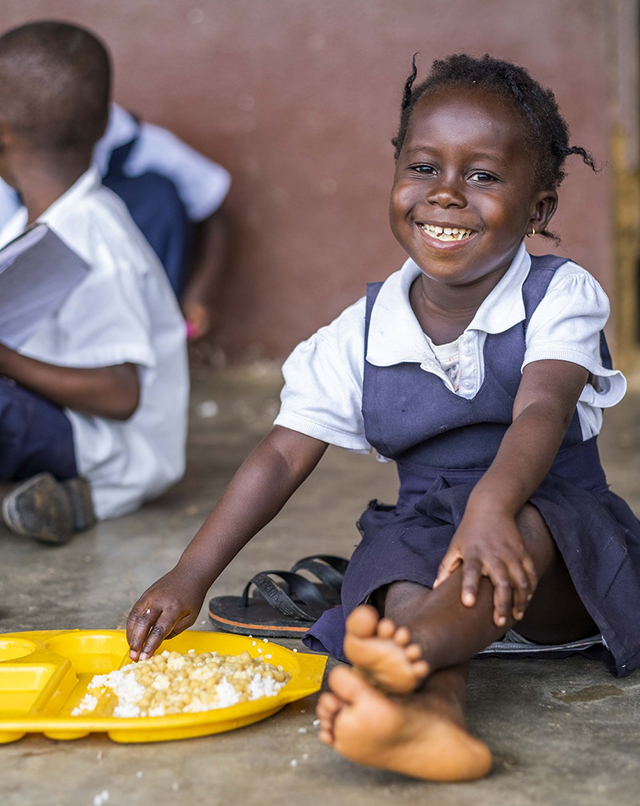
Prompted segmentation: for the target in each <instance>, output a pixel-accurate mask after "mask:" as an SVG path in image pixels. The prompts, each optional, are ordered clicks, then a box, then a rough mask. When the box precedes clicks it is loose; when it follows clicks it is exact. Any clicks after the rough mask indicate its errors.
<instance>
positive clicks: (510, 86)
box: [391, 53, 598, 239]
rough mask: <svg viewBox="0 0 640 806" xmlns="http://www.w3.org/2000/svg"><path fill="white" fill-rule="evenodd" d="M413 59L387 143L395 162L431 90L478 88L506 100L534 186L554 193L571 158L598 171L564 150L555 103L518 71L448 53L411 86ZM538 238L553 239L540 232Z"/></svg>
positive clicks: (572, 149) (578, 150) (582, 152)
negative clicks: (530, 155)
mask: <svg viewBox="0 0 640 806" xmlns="http://www.w3.org/2000/svg"><path fill="white" fill-rule="evenodd" d="M418 55H419V54H417V53H416V54H415V55H414V57H413V62H412V66H413V69H412V71H411V75H410V76H409V77H408V78H407V80H406V82H405V85H404V94H403V96H402V104H401V109H400V126H399V128H398V133H397V134H396V136H395V137H394V138H393V140H392V141H391V143H392V145H393V146H394V147H395V155H394V156H395V159H396V160H397V159H398V157H399V156H400V151H401V150H402V144H403V143H404V140H405V137H406V134H407V128H408V126H409V120H410V119H411V114H412V112H413V110H414V108H415V106H416V104H417V102H418V101H419V100H420V98H422V97H423V96H424V95H426V94H427V93H428V92H430V91H431V90H433V89H435V88H437V87H442V86H447V85H449V86H452V85H455V86H460V87H468V88H470V89H471V88H473V89H475V88H478V89H483V90H485V91H487V92H491V93H494V94H495V95H499V96H501V97H502V98H505V99H506V100H508V101H510V102H511V103H512V104H513V105H514V106H515V108H516V110H517V111H518V113H519V115H520V117H521V119H522V120H523V122H524V124H525V136H526V141H527V145H528V146H529V147H530V148H531V149H532V150H533V151H534V152H535V154H536V155H537V160H536V168H535V172H536V180H537V182H538V185H539V187H541V188H549V189H554V190H555V189H556V188H557V187H558V186H559V185H560V183H561V182H562V180H563V179H564V177H565V175H566V174H565V171H564V170H563V169H564V163H565V160H566V158H567V157H568V156H570V155H571V154H577V155H579V156H580V157H582V160H583V162H584V163H586V164H587V165H588V166H589V167H590V168H592V169H593V170H594V171H596V170H598V169H597V167H596V163H595V160H594V158H593V156H592V155H591V154H590V153H589V152H588V151H587V150H586V149H584V148H582V147H580V146H570V145H569V127H568V126H567V122H566V121H565V119H564V118H563V117H562V115H561V114H560V110H559V109H558V103H557V101H556V99H555V96H554V94H553V92H552V91H551V90H548V89H545V88H544V87H542V86H541V85H540V84H538V82H537V81H535V80H534V79H533V78H532V77H531V75H530V74H529V73H528V71H527V70H525V69H524V67H520V66H519V65H516V64H512V63H511V62H506V61H502V60H500V59H494V58H492V57H491V56H489V55H488V54H487V55H485V56H483V57H482V58H481V59H474V58H473V57H472V56H468V55H467V54H465V53H460V54H454V55H452V56H448V57H447V58H446V59H442V60H436V61H434V63H433V65H432V68H431V72H430V73H429V75H428V76H427V78H426V79H425V80H424V81H423V82H422V83H421V84H418V86H417V87H414V86H413V85H414V83H415V80H416V77H417V75H418V69H417V66H416V58H417V56H418ZM540 235H545V236H546V237H550V238H554V239H555V236H554V235H553V234H552V233H550V232H547V231H546V230H545V231H543V232H541V233H540Z"/></svg>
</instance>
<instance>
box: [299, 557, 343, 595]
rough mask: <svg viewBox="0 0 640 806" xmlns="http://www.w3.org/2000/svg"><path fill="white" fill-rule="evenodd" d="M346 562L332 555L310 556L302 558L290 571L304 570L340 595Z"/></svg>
mask: <svg viewBox="0 0 640 806" xmlns="http://www.w3.org/2000/svg"><path fill="white" fill-rule="evenodd" d="M348 564H349V561H348V560H345V559H344V557H335V556H334V555H333V554H312V555H311V556H309V557H303V558H302V559H301V560H298V562H297V563H296V564H295V565H293V566H292V567H291V570H292V571H299V570H300V569H304V570H305V571H308V572H309V573H311V574H313V575H314V576H315V577H317V578H318V579H319V580H320V581H321V582H323V583H324V584H325V585H326V586H327V587H329V588H331V589H332V590H334V591H335V592H336V593H340V591H341V589H342V580H343V579H344V572H345V571H346V570H347V565H348Z"/></svg>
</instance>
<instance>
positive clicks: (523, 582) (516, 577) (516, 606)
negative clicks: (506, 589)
mask: <svg viewBox="0 0 640 806" xmlns="http://www.w3.org/2000/svg"><path fill="white" fill-rule="evenodd" d="M507 569H508V572H509V577H510V579H511V584H512V588H513V610H512V615H513V617H514V619H516V620H517V621H519V620H520V619H521V618H522V617H523V616H524V611H525V609H526V607H527V604H528V602H529V596H530V594H531V589H530V587H529V577H528V576H527V575H526V574H525V571H524V568H523V567H522V564H521V563H519V562H518V561H517V560H514V561H512V562H510V563H508V564H507Z"/></svg>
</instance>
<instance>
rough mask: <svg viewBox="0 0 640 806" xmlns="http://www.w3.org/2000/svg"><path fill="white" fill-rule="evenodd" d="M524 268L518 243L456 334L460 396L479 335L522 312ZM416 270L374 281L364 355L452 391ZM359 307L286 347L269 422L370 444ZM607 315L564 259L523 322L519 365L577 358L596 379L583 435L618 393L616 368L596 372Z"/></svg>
mask: <svg viewBox="0 0 640 806" xmlns="http://www.w3.org/2000/svg"><path fill="white" fill-rule="evenodd" d="M530 267H531V258H530V256H529V254H528V253H527V251H526V249H525V247H524V243H523V244H521V246H520V248H519V250H518V252H517V254H516V256H515V258H514V260H513V262H512V264H511V266H510V267H509V269H508V270H507V272H506V273H505V275H504V277H502V279H501V280H500V282H499V283H498V284H497V285H496V287H495V288H494V289H493V290H492V291H491V293H490V294H489V295H488V296H487V298H486V299H485V300H484V302H483V303H482V305H481V306H480V307H479V308H478V310H477V312H476V315H475V316H474V318H473V320H472V322H471V323H470V324H469V326H468V327H467V328H466V329H465V331H464V333H463V334H462V335H461V336H460V338H459V340H458V341H459V349H460V377H459V390H458V391H457V394H459V395H460V396H461V397H464V398H467V399H472V398H473V397H475V395H476V394H477V393H478V390H479V389H480V386H481V385H482V382H483V380H484V359H483V348H484V343H485V340H486V337H487V334H488V333H502V332H503V331H505V330H508V329H509V328H511V327H513V326H514V325H516V324H518V323H519V322H521V321H522V320H523V319H524V318H525V309H524V302H523V299H522V286H523V283H524V281H525V279H526V278H527V275H528V274H529V269H530ZM419 275H420V269H419V267H418V266H417V265H416V264H415V263H414V262H413V261H412V260H407V261H406V262H405V264H404V265H403V267H402V268H401V269H400V270H399V271H397V272H394V273H393V274H392V275H391V276H390V277H388V278H387V280H386V281H385V282H384V283H383V285H382V287H381V288H380V292H379V294H378V297H377V299H376V302H375V304H374V306H373V310H372V314H371V322H370V328H369V341H368V345H367V361H368V362H370V363H371V364H374V365H375V366H381V367H385V366H393V365H395V364H400V363H403V362H410V363H417V364H420V367H421V368H422V369H423V370H424V371H425V372H431V373H433V374H434V375H437V376H438V377H439V378H441V380H442V382H443V383H444V384H445V386H447V388H449V389H450V390H451V391H452V392H454V388H453V386H452V384H451V380H450V379H449V377H448V376H447V374H446V372H445V371H444V369H443V368H442V366H441V365H440V363H439V362H438V360H437V358H436V356H435V354H434V351H433V349H432V347H431V345H430V341H429V339H428V338H427V337H426V335H425V334H424V332H423V331H422V328H421V327H420V324H419V322H418V320H417V319H416V317H415V315H414V313H413V310H412V309H411V304H410V302H409V289H410V288H411V284H412V283H413V281H414V280H415V279H416V277H418V276H419ZM365 304H366V300H365V298H364V297H363V298H362V299H360V300H358V301H357V302H356V303H354V304H353V305H351V306H350V307H349V308H347V309H346V310H345V311H343V313H342V314H340V316H338V318H337V319H335V320H334V321H333V322H332V323H331V324H330V325H328V326H326V327H323V328H321V329H320V330H318V331H317V333H315V334H314V335H313V336H311V338H309V339H307V340H306V341H303V342H302V343H301V344H299V345H298V346H297V347H296V348H295V349H294V351H293V352H292V354H291V355H290V356H289V358H288V359H287V360H286V362H285V364H284V366H283V374H284V378H285V386H284V388H283V390H282V394H281V408H280V412H279V414H278V416H277V418H276V420H275V424H276V425H281V426H284V427H285V428H290V429H292V430H294V431H299V432H301V433H303V434H307V435H308V436H311V437H315V438H316V439H319V440H322V441H323V442H328V443H330V444H332V445H338V446H339V447H342V448H347V449H349V450H353V451H358V452H361V453H365V452H367V453H368V452H369V451H370V450H371V446H370V445H369V443H368V442H367V439H366V437H365V433H364V420H363V417H362V385H363V373H364V324H365ZM608 316H609V300H608V299H607V296H606V294H605V293H604V291H603V290H602V288H601V286H600V285H599V283H598V282H597V281H596V280H595V279H594V278H593V277H592V276H591V275H590V274H589V273H588V272H587V271H585V269H583V268H581V267H580V266H578V265H577V264H575V263H573V262H571V261H569V262H567V263H565V264H564V265H563V266H561V267H560V268H559V269H558V270H557V271H556V273H555V274H554V276H553V279H552V280H551V282H550V284H549V287H548V289H547V292H546V294H545V296H544V298H543V299H542V301H541V302H540V304H539V305H538V307H537V309H536V310H535V311H534V313H533V314H532V316H531V319H530V320H529V324H528V327H527V333H526V349H525V356H524V362H523V365H522V369H524V367H525V366H526V365H527V364H530V363H531V362H533V361H540V360H543V359H558V360H562V361H570V362H572V363H574V364H579V365H580V366H582V367H585V368H586V369H587V370H588V371H589V372H590V373H591V374H592V375H593V376H595V377H596V378H597V379H598V388H599V389H598V390H596V389H595V388H594V386H592V385H591V384H587V385H586V386H585V388H584V390H583V392H582V394H581V396H580V400H579V402H578V407H577V408H578V415H579V418H580V425H581V427H582V434H583V438H584V439H589V438H590V437H592V436H595V435H596V434H598V433H599V432H600V429H601V427H602V408H607V407H609V406H613V405H615V404H616V403H618V402H619V401H620V400H621V399H622V397H623V396H624V393H625V391H626V380H625V378H624V376H623V375H622V373H620V372H619V371H617V370H608V369H605V368H604V367H603V366H602V362H601V360H600V331H601V330H602V328H603V327H604V325H605V323H606V321H607V319H608Z"/></svg>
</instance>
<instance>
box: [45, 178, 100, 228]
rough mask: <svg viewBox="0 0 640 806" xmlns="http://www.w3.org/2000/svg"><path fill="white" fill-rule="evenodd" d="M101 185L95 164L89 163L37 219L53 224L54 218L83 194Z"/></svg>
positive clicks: (57, 217)
mask: <svg viewBox="0 0 640 806" xmlns="http://www.w3.org/2000/svg"><path fill="white" fill-rule="evenodd" d="M101 186H102V179H101V178H100V174H99V172H98V169H97V168H96V166H95V165H91V166H90V167H89V168H88V169H87V170H86V171H85V172H84V173H83V174H82V176H80V177H79V178H78V179H76V181H75V182H74V183H73V185H71V187H70V188H69V189H68V190H65V192H64V193H63V194H62V196H59V197H58V198H57V199H56V200H55V201H54V203H53V204H52V205H50V206H49V207H47V209H46V210H45V211H44V213H42V215H41V216H39V217H38V221H42V222H44V223H45V224H54V225H55V223H56V220H57V219H59V218H60V216H63V215H64V214H65V211H66V210H68V209H69V208H70V207H73V206H74V205H75V204H76V203H77V202H78V201H79V200H80V199H81V198H82V197H83V196H87V195H88V194H89V193H91V192H93V191H94V190H95V189H96V188H99V187H101Z"/></svg>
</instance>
